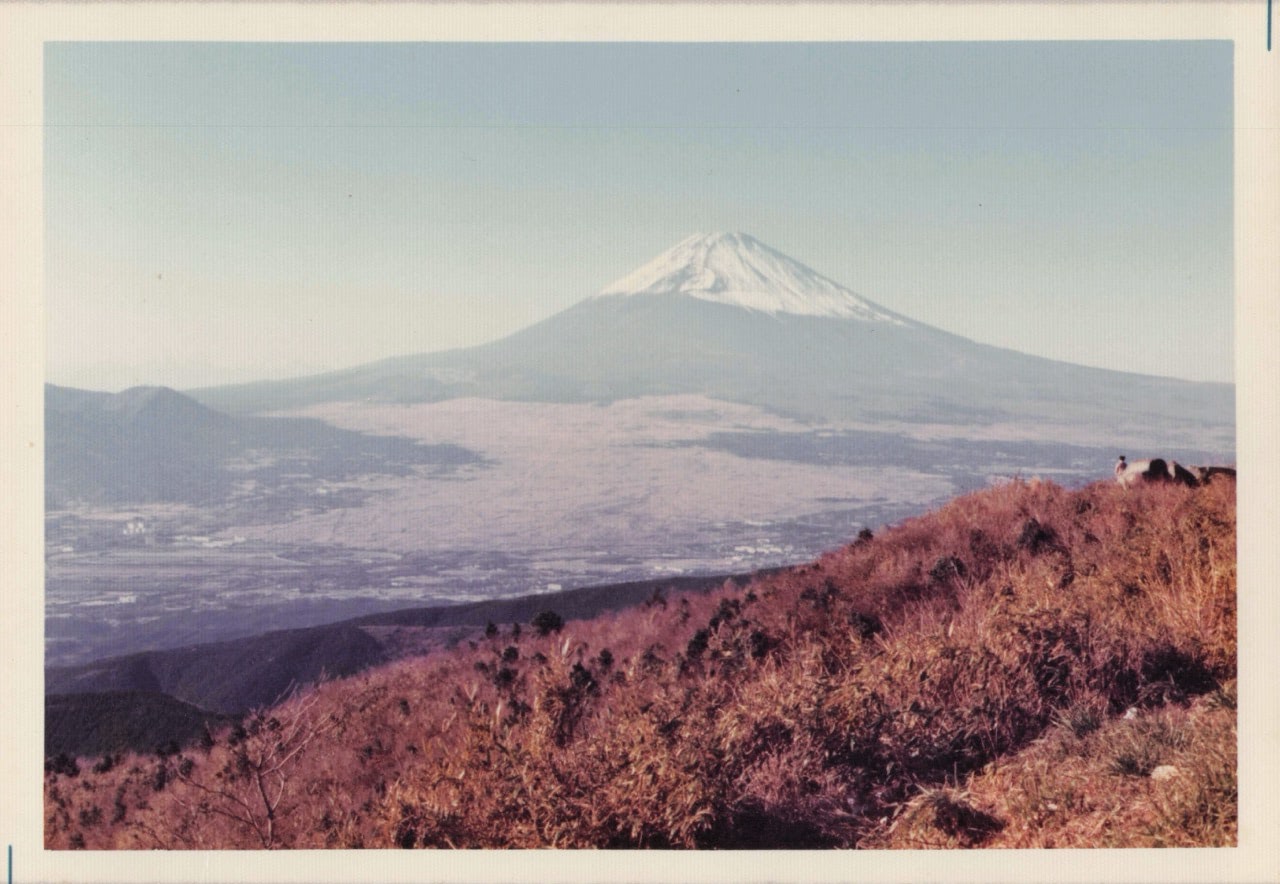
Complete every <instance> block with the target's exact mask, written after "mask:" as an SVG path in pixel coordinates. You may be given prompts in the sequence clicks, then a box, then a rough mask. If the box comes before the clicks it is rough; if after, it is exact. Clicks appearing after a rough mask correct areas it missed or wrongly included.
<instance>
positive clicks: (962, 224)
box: [44, 42, 1233, 389]
mask: <svg viewBox="0 0 1280 884" xmlns="http://www.w3.org/2000/svg"><path fill="white" fill-rule="evenodd" d="M44 85H45V108H46V118H45V122H46V142H45V209H46V213H45V217H46V256H45V265H46V305H47V312H46V322H47V336H48V359H47V365H48V378H49V380H51V381H53V382H55V383H64V384H70V385H75V386H83V387H91V388H96V389H121V388H123V387H127V386H130V385H133V384H138V383H163V384H169V385H172V386H176V387H180V388H181V387H192V386H199V385H204V384H215V383H224V382H233V381H244V380H254V379H259V378H264V377H285V376H291V375H298V374H306V373H311V372H317V371H323V370H327V369H332V368H339V367H343V366H347V365H353V364H358V363H361V362H365V361H371V360H373V359H377V358H381V357H384V356H392V355H399V354H403V353H410V352H424V351H429V350H436V349H444V348H449V347H457V346H466V345H469V344H475V343H481V342H483V341H486V340H492V339H494V338H496V337H500V336H501V335H503V334H506V333H509V332H511V331H515V330H517V329H519V328H521V327H523V326H525V325H527V324H529V323H531V322H534V321H536V320H538V319H541V318H543V317H545V316H548V315H550V314H552V313H554V312H556V311H558V310H560V309H563V308H565V307H568V306H570V305H571V304H573V303H575V302H577V301H578V300H581V299H582V298H584V297H586V296H588V295H590V294H592V293H593V292H595V291H597V290H598V289H600V288H601V287H603V286H604V285H606V284H607V283H609V282H611V281H612V280H613V279H615V278H617V277H619V276H622V275H624V274H625V273H627V272H629V271H630V270H632V269H634V268H635V267H636V266H638V265H639V264H641V263H643V262H645V261H647V260H648V259H649V258H651V257H652V256H653V255H654V254H656V253H657V252H659V251H662V250H663V249H665V248H667V247H669V246H670V245H672V244H674V243H675V242H677V241H678V240H680V239H682V238H684V237H685V236H687V235H688V234H690V233H694V232H698V231H704V232H709V231H715V230H741V231H745V232H748V233H751V234H753V235H754V236H756V237H757V238H759V239H761V240H762V241H764V242H766V243H768V244H769V245H771V246H773V247H775V248H777V249H779V250H780V251H782V252H784V253H787V254H789V255H791V256H793V257H795V258H797V259H799V260H800V261H802V262H804V263H806V264H808V265H809V266H811V267H813V268H814V269H816V270H818V271H819V272H821V273H823V274H825V275H827V276H829V277H831V278H833V279H835V280H836V281H838V282H840V283H842V284H844V285H847V286H849V287H850V288H852V289H854V290H855V291H857V292H859V293H860V294H862V295H864V296H866V297H868V298H870V299H871V300H873V301H876V302H878V303H880V304H882V305H884V306H886V307H888V308H890V309H892V310H895V311H898V312H901V313H904V314H907V315H909V316H911V317H913V318H916V319H919V320H921V321H924V322H928V323H931V324H934V325H937V326H939V327H941V328H945V329H947V330H949V331H953V332H956V333H959V334H962V335H965V336H967V337H971V338H974V339H976V340H980V341H984V342H987V343H992V344H997V345H1000V346H1006V347H1012V348H1014V349H1018V350H1023V351H1026V352H1031V353H1036V354H1039V355H1044V356H1049V357H1052V358H1058V359H1067V360H1070V361H1075V362H1082V363H1085V364H1090V365H1101V366H1106V367H1111V368H1119V369H1124V370H1131V371H1142V372H1148V373H1153V374H1163V375H1171V376H1176V377H1186V378H1192V379H1202V380H1219V381H1224V380H1231V379H1232V321H1233V319H1232V125H1233V123H1232V103H1231V98H1232V64H1231V46H1230V44H1229V43H1227V42H1152V43H1132V42H1087V43H1016V42H1015V43H945V44H939V43H934V44H916V43H898V44H889V43H885V44H854V43H844V44H812V43H810V44H801V43H779V44H687V43H685V44H680V43H668V44H626V43H613V44H421V43H417V44H346V45H344V44H216V43H79V44H70V43H54V44H49V45H48V46H47V47H46V53H45V84H44Z"/></svg>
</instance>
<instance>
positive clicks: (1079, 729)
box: [45, 482, 1236, 849]
mask: <svg viewBox="0 0 1280 884" xmlns="http://www.w3.org/2000/svg"><path fill="white" fill-rule="evenodd" d="M1235 561H1236V549H1235V489H1234V487H1233V485H1232V484H1231V483H1229V482H1228V483H1221V484H1215V485H1211V486H1208V487H1204V488H1198V489H1185V488H1180V487H1178V488H1175V487H1152V488H1142V489H1136V490H1133V491H1129V492H1125V491H1124V490H1122V489H1120V488H1119V487H1116V486H1115V485H1114V484H1112V483H1101V484H1097V485H1093V486H1089V487H1086V488H1084V489H1081V490H1078V491H1066V490H1063V489H1062V488H1060V487H1058V486H1056V485H1053V484H1049V483H1039V482H1031V483H1025V482H1013V483H1010V484H1007V485H1002V486H1000V487H997V488H993V489H990V490H987V491H983V492H979V493H975V494H971V495H968V496H965V497H961V498H958V499H956V500H954V501H952V502H951V503H949V504H948V505H946V506H945V507H943V508H942V509H940V510H938V511H937V512H934V513H932V514H929V515H927V516H924V517H921V518H918V519H913V520H911V521H908V522H905V523H904V524H902V525H900V526H898V527H895V528H892V529H889V530H886V531H885V532H883V534H882V536H879V537H876V538H870V537H866V536H864V537H862V538H860V539H859V540H858V541H857V542H855V543H853V544H852V545H850V546H848V547H846V548H844V549H841V550H839V551H836V552H832V553H830V554H828V555H825V556H823V557H822V558H821V559H820V560H818V561H817V562H814V563H812V564H809V565H805V566H801V567H797V568H794V569H790V570H788V571H785V572H783V573H780V574H774V575H771V576H768V577H764V578H760V579H758V580H756V581H755V582H753V583H750V584H748V585H746V586H744V587H735V586H726V587H725V588H724V589H722V590H720V591H718V592H713V593H711V594H710V595H693V596H689V597H669V598H655V599H654V600H653V601H651V602H650V603H648V604H646V605H643V606H641V607H639V608H636V609H633V610H630V611H625V612H622V613H616V614H611V615H605V616H602V617H599V618H596V619H594V620H589V621H581V622H572V623H569V624H567V625H565V626H564V627H563V628H562V629H561V630H559V631H549V632H548V633H547V634H546V635H539V634H538V630H537V629H536V628H534V627H533V626H532V625H526V626H525V627H524V628H523V630H522V631H521V634H520V635H519V636H516V635H513V634H512V630H511V628H510V627H506V628H503V629H501V630H499V631H498V633H497V634H495V635H491V636H490V637H487V638H485V639H484V640H482V641H479V642H476V643H475V646H474V647H471V648H463V649H461V650H459V651H455V652H452V653H447V654H445V653H440V654H434V655H431V656H428V657H423V658H419V659H413V660H407V661H402V662H400V663H396V664H393V665H391V666H388V667H385V668H382V669H379V670H375V671H372V672H369V673H366V674H364V675H360V676H357V677H354V678H351V679H348V680H345V681H340V682H331V683H328V684H325V685H322V686H320V687H319V688H317V689H314V690H312V691H310V692H308V693H305V694H303V695H301V696H298V697H295V698H294V699H292V700H290V701H288V702H286V703H284V704H282V705H280V706H278V707H276V708H274V709H269V710H264V711H263V712H262V713H261V714H259V715H257V716H255V717H253V718H252V719H250V720H249V721H247V722H246V723H245V725H244V726H242V727H240V728H237V729H235V730H232V731H226V730H224V731H221V732H218V733H214V734H210V735H209V738H208V739H206V740H205V741H204V742H203V745H197V746H196V747H194V748H192V749H188V750H185V751H184V752H182V753H179V754H169V755H165V756H164V757H159V756H154V755H153V756H143V755H128V756H124V757H121V758H112V759H104V760H101V761H97V764H96V770H95V769H91V766H92V765H94V761H95V760H93V759H86V760H83V761H82V762H81V764H80V771H79V773H78V774H76V775H74V776H72V775H70V774H69V769H68V767H69V766H66V765H64V766H63V769H62V771H61V772H58V771H51V772H49V773H48V774H47V775H46V789H45V802H46V820H47V822H46V843H47V845H48V846H49V847H51V848H66V847H87V848H91V849H93V848H147V847H166V848H215V847H237V848H261V847H264V846H266V847H296V848H312V847H541V846H553V847H760V848H766V847H768V848H777V847H857V846H862V847H884V848H899V847H969V846H1011V847H1023V846H1051V845H1056V846H1121V845H1131V846H1155V845H1165V844H1168V845H1186V844H1196V845H1228V844H1233V843H1234V842H1235V837H1236V834H1235V832H1236V822H1235V820H1236V780H1235V702H1234V697H1235V682H1234V679H1235V675H1236V623H1235V611H1236V566H1235ZM550 625H552V624H550V623H544V626H550ZM108 762H109V763H108ZM104 768H109V769H104Z"/></svg>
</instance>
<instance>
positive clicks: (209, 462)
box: [45, 384, 480, 508]
mask: <svg viewBox="0 0 1280 884" xmlns="http://www.w3.org/2000/svg"><path fill="white" fill-rule="evenodd" d="M479 460H480V457H479V456H478V455H475V454H473V453H472V452H469V451H467V450H465V449H463V448H461V447H459V446H456V445H420V444H418V443H415V442H413V441H411V440H408V439H400V438H396V437H390V436H369V435H365V434H362V433H354V432H351V431H349V430H340V429H337V428H336V427H331V426H329V425H327V424H324V423H322V422H320V421H316V420H303V419H297V418H290V419H284V418H264V417H243V416H232V415H228V414H224V413H222V412H219V411H217V410H215V409H212V408H209V407H207V406H205V405H201V404H200V403H199V402H196V401H195V400H194V399H192V398H191V397H189V396H185V395H183V394H182V393H179V392H177V391H176V390H171V389H169V388H168V387H133V388H131V389H128V390H125V391H123V392H121V393H102V392H96V391H90V390H77V389H74V388H71V387H59V386H55V385H53V384H46V385H45V502H46V505H47V506H48V507H50V508H59V507H63V506H67V505H69V504H72V503H77V502H79V503H142V502H176V501H181V502H188V503H212V502H216V501H223V500H225V499H226V498H227V497H228V495H230V494H231V493H232V492H233V490H234V489H235V488H236V486H237V483H243V482H245V481H246V480H248V479H254V478H261V477H266V476H267V475H275V476H279V475H282V474H285V473H289V472H290V471H292V472H294V473H299V474H300V473H302V472H305V473H306V474H307V475H309V476H312V477H316V478H324V477H330V478H341V477H345V476H348V475H352V474H355V473H359V472H372V473H376V472H388V473H392V474H402V473H403V472H405V470H407V469H408V466H407V465H409V464H438V465H442V466H450V465H459V464H463V463H475V462H479ZM233 461H238V462H237V463H236V464H235V467H234V468H232V463H233Z"/></svg>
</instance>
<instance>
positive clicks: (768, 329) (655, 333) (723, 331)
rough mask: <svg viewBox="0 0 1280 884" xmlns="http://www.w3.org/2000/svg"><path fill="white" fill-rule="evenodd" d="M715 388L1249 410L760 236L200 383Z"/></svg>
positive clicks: (960, 413)
mask: <svg viewBox="0 0 1280 884" xmlns="http://www.w3.org/2000/svg"><path fill="white" fill-rule="evenodd" d="M672 393H702V394H706V395H710V396H713V397H716V398H720V399H726V400H730V401H734V402H740V403H746V404H750V405H757V406H762V407H765V408H768V409H770V410H774V411H779V412H783V413H787V414H791V415H795V416H799V417H803V418H806V419H819V420H821V419H828V420H831V419H847V418H858V419H868V420H877V419H901V420H909V421H946V422H955V423H988V422H993V421H998V420H1003V419H1014V418H1018V419H1020V418H1027V417H1033V418H1034V417H1046V418H1048V417H1052V418H1056V419H1062V420H1067V421H1071V420H1087V421H1089V422H1091V423H1093V424H1100V425H1108V424H1118V423H1120V422H1123V421H1133V420H1138V421H1143V422H1150V421H1151V420H1152V419H1157V420H1160V421H1170V422H1173V423H1175V424H1178V425H1180V426H1187V425H1203V426H1216V427H1223V426H1230V425H1231V424H1233V423H1234V403H1233V393H1232V387H1231V386H1230V385H1226V384H1206V383H1192V382H1186V381H1178V380H1172V379H1165V378H1155V377H1148V376H1141V375H1133V374H1126V373H1121V372H1113V371H1104V370H1100V369H1092V368H1086V367H1082V366H1077V365H1071V364H1068V363H1062V362H1055V361H1051V360H1047V359H1041V358H1038V357H1034V356H1029V355H1026V354H1021V353H1016V352H1013V351H1009V350H1003V349H1000V348H997V347H991V346H987V345H983V344H978V343H975V342H973V341H970V340H967V339H965V338H961V337H959V336H957V335H952V334H949V333H947V332H943V331H941V330H938V329H935V328H931V327H929V326H927V325H924V324H922V323H919V322H914V321H912V320H909V319H906V318H905V317H901V316H898V315H897V314H894V313H892V312H891V311H889V310H887V309H885V308H883V307H881V306H879V305H877V304H875V303H873V302H871V301H869V300H867V299H865V298H862V297H861V296H859V295H857V294H855V293H853V292H852V291H850V290H848V289H846V288H844V287H843V286H840V285H838V284H837V283H835V282H833V281H831V280H829V279H827V278H825V277H823V276H821V275H820V274H818V273H816V272H815V271H813V270H811V269H810V268H808V267H805V266H804V265H802V264H800V263H799V262H795V261H792V260H791V259H789V258H786V257H785V256H783V255H781V254H779V253H777V252H775V251H773V250H772V249H769V248H768V247H767V246H764V245H763V244H761V243H759V242H758V241H757V240H755V239H753V238H751V237H749V236H746V235H745V234H714V235H711V236H702V237H694V238H690V239H687V240H685V241H683V242H681V243H680V244H678V245H677V246H676V247H675V248H673V249H671V250H669V251H668V252H666V253H664V254H663V255H660V256H659V257H658V258H656V259H654V261H652V262H650V263H649V264H647V265H645V266H644V267H642V268H640V269H639V270H637V271H636V272H634V273H632V274H630V275H628V276H626V277H624V278H623V279H621V280H619V281H618V282H616V283H613V284H611V285H609V286H607V287H605V289H604V290H602V291H601V292H600V293H599V294H597V295H595V296H593V297H590V298H587V299H586V300H584V301H581V302H579V303H578V304H576V305H574V306H572V307H570V308H568V309H567V310H564V311H562V312H560V313H558V314H556V315H555V316H552V317H550V318H548V319H546V320H543V321H542V322H540V323H537V324H535V325H533V326H530V327H528V328H526V329H523V330H521V331H519V332H516V333H515V334H512V335H510V336H508V337H506V338H503V339H502V340H499V341H495V342H492V343H489V344H484V345H480V346H476V347H470V348H466V349H460V350H451V351H444V352H438V353H429V354H423V355H415V356H405V357H397V358H394V359H388V360H384V361H381V362H377V363H373V364H370V365H365V366H359V367H356V368H351V369H346V370H343V371H337V372H330V373H327V374H324V375H317V376H314V377H309V378H300V379H296V380H290V381H280V382H266V383H259V384H248V385H239V386H234V387H222V388H210V389H204V390H195V391H191V395H192V396H194V397H195V398H196V399H198V400H199V401H201V402H204V403H206V404H209V405H212V406H214V407H217V408H220V409H224V410H227V411H232V412H254V411H265V410H271V409H285V408H294V407H302V406H306V405H310V404H313V403H317V402H324V401H342V400H353V399H369V400H374V401H392V402H425V401H438V400H442V399H447V398H454V397H460V396H478V397H485V398H495V399H512V400H526V401H553V402H573V401H610V400H614V399H621V398H630V397H635V396H644V395H663V394H672Z"/></svg>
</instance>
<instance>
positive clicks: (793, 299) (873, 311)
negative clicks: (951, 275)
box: [596, 233, 902, 324]
mask: <svg viewBox="0 0 1280 884" xmlns="http://www.w3.org/2000/svg"><path fill="white" fill-rule="evenodd" d="M663 294H682V295H688V296H689V297H693V298H701V299H702V300H704V301H713V302H716V303H719V304H729V305H732V306H735V307H743V308H746V309H748V310H757V311H760V312H762V313H771V314H776V313H793V314H798V315H801V316H830V317H837V318H841V319H861V320H865V321H874V322H891V323H894V324H901V323H902V320H901V319H899V318H898V317H896V316H894V315H893V314H892V313H890V312H888V311H887V310H884V309H882V308H881V307H878V306H876V305H875V304H873V303H871V302H870V301H868V300H866V299H865V298H862V297H860V296H858V295H856V294H854V293H853V292H851V291H849V289H847V288H845V287H844V286H842V285H840V284H838V283H836V282H833V281H831V280H830V279H827V278H826V277H825V276H823V275H822V274H820V273H818V272H816V271H814V270H811V269H810V268H808V267H806V266H804V265H803V264H801V263H800V262H798V261H795V260H793V259H791V258H788V257H787V256H786V255H783V254H782V253H780V252H777V251H774V250H773V249H771V248H769V247H768V246H767V245H765V244H764V243H762V242H760V241H759V240H758V239H756V238H755V237H752V236H749V235H747V234H745V233H712V234H702V233H699V234H694V235H693V236H691V237H689V238H688V239H685V240H682V241H681V242H679V243H677V244H676V245H675V246H673V247H672V248H670V249H668V250H667V251H665V252H663V253H662V254H661V255H659V256H658V257H656V258H654V259H653V260H652V261H650V262H649V263H647V264H645V265H644V266H643V267H641V268H639V269H638V270H635V271H633V272H631V273H629V274H627V275H626V276H624V277H623V278H622V279H619V280H618V281H617V282H614V283H611V284H610V285H607V286H605V287H604V288H603V289H601V290H600V292H599V294H597V295H596V297H609V296H613V295H663Z"/></svg>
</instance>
